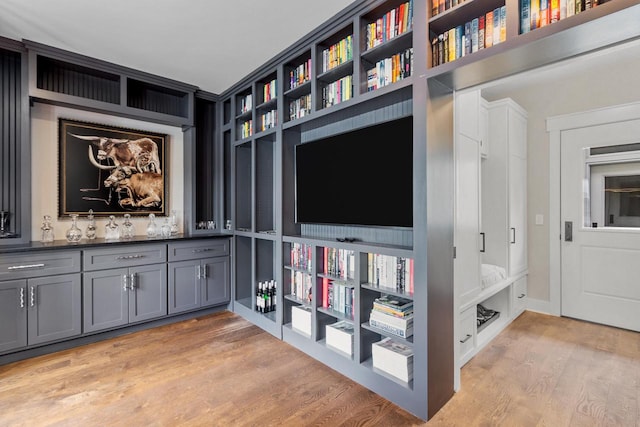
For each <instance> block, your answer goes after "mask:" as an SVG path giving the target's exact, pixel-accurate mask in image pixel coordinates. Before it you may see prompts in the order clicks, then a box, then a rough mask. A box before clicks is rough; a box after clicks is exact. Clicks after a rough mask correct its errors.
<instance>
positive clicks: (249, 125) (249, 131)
mask: <svg viewBox="0 0 640 427" xmlns="http://www.w3.org/2000/svg"><path fill="white" fill-rule="evenodd" d="M251 135H253V120H251V119H249V120H247V121H246V122H244V123H242V124H241V125H240V137H241V138H242V139H244V138H249V137H250V136H251Z"/></svg>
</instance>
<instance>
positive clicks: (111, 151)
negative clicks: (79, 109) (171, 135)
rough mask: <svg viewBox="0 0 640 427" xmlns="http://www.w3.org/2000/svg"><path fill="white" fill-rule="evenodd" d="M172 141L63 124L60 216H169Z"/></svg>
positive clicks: (117, 129)
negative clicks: (91, 211)
mask: <svg viewBox="0 0 640 427" xmlns="http://www.w3.org/2000/svg"><path fill="white" fill-rule="evenodd" d="M167 142H168V135H166V134H161V133H157V132H149V131H143V130H135V129H128V128H120V127H115V126H108V125H102V124H97V123H88V122H82V121H77V120H71V119H65V118H60V119H58V144H59V147H58V148H59V150H58V153H59V165H58V169H59V181H58V203H59V207H58V216H59V217H61V218H62V217H65V216H68V215H71V214H78V215H82V214H86V213H88V212H89V209H92V210H93V214H94V215H95V216H96V217H105V216H109V215H121V214H125V213H128V214H130V215H131V216H145V215H149V214H150V213H153V214H155V215H156V216H166V215H167V194H168V189H167V167H168V165H167V162H166V150H167Z"/></svg>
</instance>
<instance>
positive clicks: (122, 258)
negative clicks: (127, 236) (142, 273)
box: [116, 254, 145, 261]
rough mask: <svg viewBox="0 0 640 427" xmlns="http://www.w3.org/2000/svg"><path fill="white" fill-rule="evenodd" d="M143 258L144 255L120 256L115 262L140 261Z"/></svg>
mask: <svg viewBox="0 0 640 427" xmlns="http://www.w3.org/2000/svg"><path fill="white" fill-rule="evenodd" d="M144 257H145V255H140V254H137V255H120V256H117V257H116V261H122V260H125V259H140V258H144Z"/></svg>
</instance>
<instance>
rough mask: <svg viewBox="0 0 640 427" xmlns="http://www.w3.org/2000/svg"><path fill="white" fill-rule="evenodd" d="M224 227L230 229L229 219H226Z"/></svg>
mask: <svg viewBox="0 0 640 427" xmlns="http://www.w3.org/2000/svg"><path fill="white" fill-rule="evenodd" d="M224 228H226V229H227V230H229V231H231V220H230V219H228V220H227V222H225V224H224Z"/></svg>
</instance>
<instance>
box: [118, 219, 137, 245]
mask: <svg viewBox="0 0 640 427" xmlns="http://www.w3.org/2000/svg"><path fill="white" fill-rule="evenodd" d="M135 235H136V228H135V227H134V226H133V223H132V222H131V215H129V214H124V224H122V232H121V233H120V237H122V238H123V239H133V237H134V236H135Z"/></svg>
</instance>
